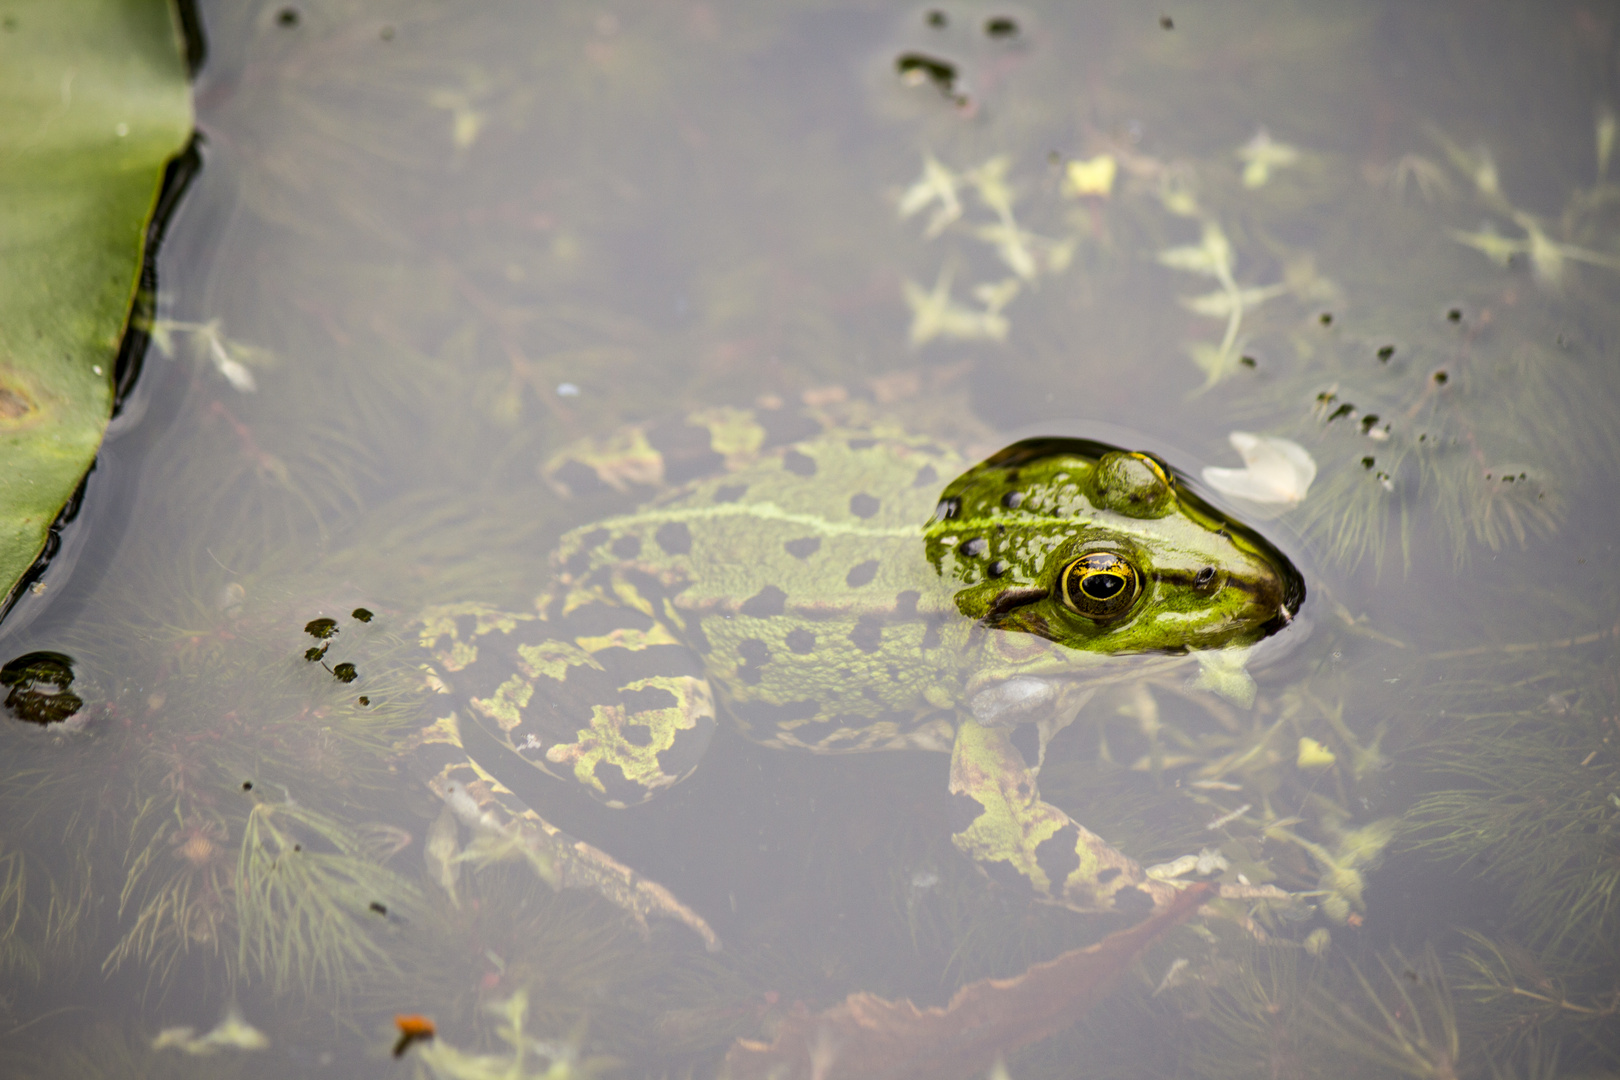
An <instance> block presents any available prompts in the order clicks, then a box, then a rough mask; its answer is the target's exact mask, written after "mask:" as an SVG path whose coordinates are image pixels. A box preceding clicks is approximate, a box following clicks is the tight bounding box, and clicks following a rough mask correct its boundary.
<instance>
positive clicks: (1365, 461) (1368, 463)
mask: <svg viewBox="0 0 1620 1080" xmlns="http://www.w3.org/2000/svg"><path fill="white" fill-rule="evenodd" d="M1376 464H1378V462H1376V461H1374V460H1373V458H1372V456H1371V455H1368V456H1367V457H1364V458H1362V459H1361V467H1362V468H1363V469H1371V468H1372V467H1373V466H1374V465H1376Z"/></svg>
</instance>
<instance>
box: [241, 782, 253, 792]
mask: <svg viewBox="0 0 1620 1080" xmlns="http://www.w3.org/2000/svg"><path fill="white" fill-rule="evenodd" d="M242 790H243V791H252V790H253V781H251V780H244V781H242Z"/></svg>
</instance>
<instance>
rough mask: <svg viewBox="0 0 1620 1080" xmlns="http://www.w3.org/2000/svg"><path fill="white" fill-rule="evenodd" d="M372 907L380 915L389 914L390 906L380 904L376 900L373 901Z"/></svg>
mask: <svg viewBox="0 0 1620 1080" xmlns="http://www.w3.org/2000/svg"><path fill="white" fill-rule="evenodd" d="M370 907H371V910H372V911H374V912H376V913H377V914H378V915H387V914H388V905H386V904H382V903H379V902H377V901H376V900H373V901H372V902H371V905H370Z"/></svg>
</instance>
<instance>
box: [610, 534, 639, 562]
mask: <svg viewBox="0 0 1620 1080" xmlns="http://www.w3.org/2000/svg"><path fill="white" fill-rule="evenodd" d="M609 550H611V551H612V552H613V554H614V555H615V556H616V557H618V558H620V559H633V558H635V557H636V556H637V555H640V554H641V537H639V536H621V537H619V538H618V539H617V540H614V541H613V547H612V548H610V549H609Z"/></svg>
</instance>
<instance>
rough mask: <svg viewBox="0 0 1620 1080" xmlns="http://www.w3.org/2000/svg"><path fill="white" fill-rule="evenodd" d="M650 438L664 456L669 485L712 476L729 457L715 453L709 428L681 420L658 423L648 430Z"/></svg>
mask: <svg viewBox="0 0 1620 1080" xmlns="http://www.w3.org/2000/svg"><path fill="white" fill-rule="evenodd" d="M647 441H648V442H649V443H651V444H652V447H653V449H654V450H657V451H658V452H659V454H661V455H662V456H663V459H664V482H665V483H667V484H684V483H686V482H687V481H688V480H696V479H697V478H698V477H700V476H711V475H713V474H715V473H718V472H720V471H721V469H723V468H724V467H725V464H726V459H725V458H724V457H722V456H721V455H720V454H717V453H715V451H714V448H713V446H712V445H711V443H710V435H709V431H708V429H707V428H701V427H693V426H690V425H688V424H686V423H684V422H681V421H670V422H668V423H663V424H655V425H654V426H652V427H651V428H648V429H647Z"/></svg>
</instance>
